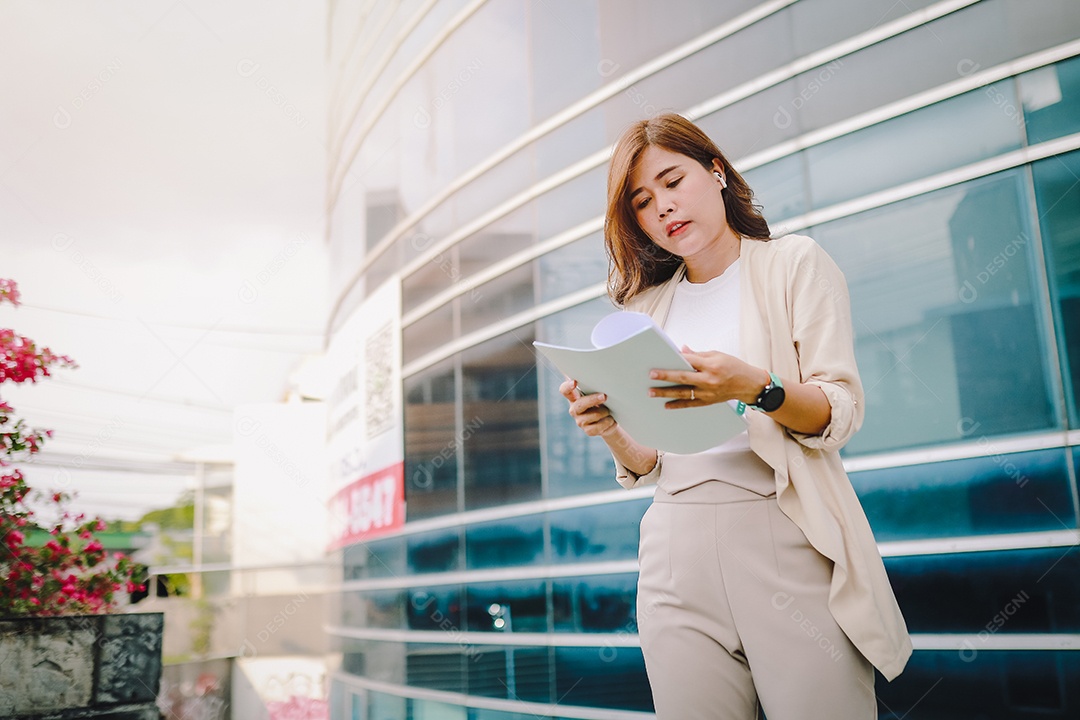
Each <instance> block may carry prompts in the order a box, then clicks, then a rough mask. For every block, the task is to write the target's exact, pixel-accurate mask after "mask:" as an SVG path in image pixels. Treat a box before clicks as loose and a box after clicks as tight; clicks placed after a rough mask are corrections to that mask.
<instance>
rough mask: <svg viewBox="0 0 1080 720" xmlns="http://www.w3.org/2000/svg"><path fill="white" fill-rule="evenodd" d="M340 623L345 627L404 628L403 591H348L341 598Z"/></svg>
mask: <svg viewBox="0 0 1080 720" xmlns="http://www.w3.org/2000/svg"><path fill="white" fill-rule="evenodd" d="M342 622H343V624H344V625H345V627H357V628H365V627H368V628H384V629H390V630H398V629H400V628H403V627H405V592H404V591H403V590H368V591H365V592H359V591H348V592H345V593H343V597H342Z"/></svg>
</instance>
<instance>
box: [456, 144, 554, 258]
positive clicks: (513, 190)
mask: <svg viewBox="0 0 1080 720" xmlns="http://www.w3.org/2000/svg"><path fill="white" fill-rule="evenodd" d="M535 156H536V144H535V143H532V144H529V145H527V146H525V147H524V148H522V149H521V150H518V151H517V152H515V153H514V154H513V155H511V156H510V157H508V158H507V159H505V160H503V161H502V162H500V163H499V164H498V165H496V166H495V167H493V168H491V169H490V170H488V171H486V172H485V173H484V174H482V175H481V176H480V177H478V178H476V179H475V180H473V181H472V182H470V183H469V184H468V185H466V186H465V187H463V188H461V189H460V190H458V191H457V192H456V193H454V195H453V196H452V197H451V198H450V199H449V200H448V201H447V203H449V204H450V205H451V206H452V207H453V212H454V221H455V223H457V225H458V226H460V225H464V224H465V223H469V222H473V221H475V220H476V219H477V218H479V217H481V216H483V215H484V214H486V213H487V212H489V211H490V210H492V209H493V208H495V207H498V206H499V205H500V204H501V203H503V202H505V201H506V200H509V199H510V198H512V197H514V196H515V195H517V194H518V193H520V192H522V191H523V190H524V189H525V188H527V187H529V186H530V185H532V184H533V183H534V182H536V180H537V175H536V160H535ZM514 212H518V211H516V210H515V211H514ZM529 227H531V225H530V226H529ZM515 231H519V232H520V229H517V228H515ZM496 249H497V248H496Z"/></svg>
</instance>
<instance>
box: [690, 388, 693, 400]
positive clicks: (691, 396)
mask: <svg viewBox="0 0 1080 720" xmlns="http://www.w3.org/2000/svg"><path fill="white" fill-rule="evenodd" d="M690 399H691V400H693V399H694V388H690Z"/></svg>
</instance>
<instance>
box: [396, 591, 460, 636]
mask: <svg viewBox="0 0 1080 720" xmlns="http://www.w3.org/2000/svg"><path fill="white" fill-rule="evenodd" d="M406 600H407V603H408V604H407V605H406V608H405V612H406V615H407V617H408V620H409V629H411V630H442V631H443V632H446V633H450V634H453V633H459V632H461V630H462V624H461V588H460V587H459V586H456V585H453V586H446V585H442V586H438V587H433V588H431V589H424V588H411V589H409V590H408V591H407V592H406Z"/></svg>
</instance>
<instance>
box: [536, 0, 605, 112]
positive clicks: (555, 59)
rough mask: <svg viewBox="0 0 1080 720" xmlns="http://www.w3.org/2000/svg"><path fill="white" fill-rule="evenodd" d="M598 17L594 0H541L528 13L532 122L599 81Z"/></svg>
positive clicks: (596, 84) (586, 93)
mask: <svg viewBox="0 0 1080 720" xmlns="http://www.w3.org/2000/svg"><path fill="white" fill-rule="evenodd" d="M598 20H599V17H598V11H597V7H596V2H595V1H590V2H582V0H545V3H544V5H542V6H534V7H533V9H532V12H530V13H529V22H528V26H529V52H530V54H531V62H530V64H529V65H530V68H529V69H530V77H529V82H530V85H531V86H532V94H531V96H530V99H531V100H532V120H533V124H534V125H535V124H537V123H538V122H540V121H541V120H546V119H547V118H548V117H550V116H551V115H554V114H555V113H557V112H558V111H559V110H562V109H563V108H564V107H566V106H567V105H570V104H571V103H573V102H574V101H576V100H579V99H580V98H582V97H584V96H585V95H588V94H589V93H590V92H591V91H593V90H594V89H596V88H597V87H599V85H600V82H601V80H602V76H601V74H600V73H599V72H597V71H595V68H597V67H599V64H600V28H599V26H598ZM590 71H591V72H590Z"/></svg>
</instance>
